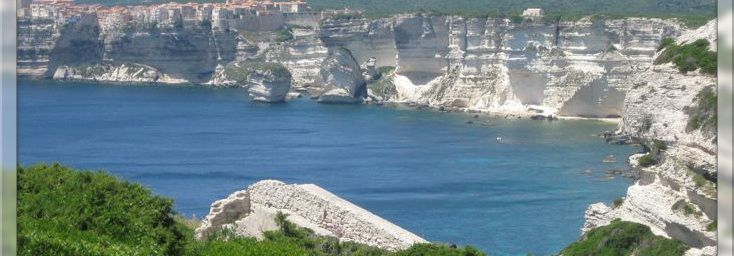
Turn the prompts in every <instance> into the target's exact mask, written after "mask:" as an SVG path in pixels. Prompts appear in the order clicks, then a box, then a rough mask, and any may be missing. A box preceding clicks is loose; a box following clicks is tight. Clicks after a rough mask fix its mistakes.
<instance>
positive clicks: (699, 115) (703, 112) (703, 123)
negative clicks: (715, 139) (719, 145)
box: [685, 86, 718, 134]
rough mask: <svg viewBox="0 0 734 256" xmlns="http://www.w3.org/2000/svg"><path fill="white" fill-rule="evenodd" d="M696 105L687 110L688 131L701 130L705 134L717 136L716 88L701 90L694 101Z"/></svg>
mask: <svg viewBox="0 0 734 256" xmlns="http://www.w3.org/2000/svg"><path fill="white" fill-rule="evenodd" d="M694 101H695V102H696V104H694V106H693V107H689V108H686V109H685V111H686V113H687V114H688V123H687V124H686V131H688V132H690V131H693V130H698V129H701V130H702V131H704V132H707V133H710V134H715V133H716V124H717V103H718V99H717V95H716V91H714V87H713V86H710V87H706V88H704V89H703V90H701V91H700V92H699V93H698V94H697V95H696V98H695V99H694Z"/></svg>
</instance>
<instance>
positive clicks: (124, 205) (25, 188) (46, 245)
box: [18, 164, 192, 256]
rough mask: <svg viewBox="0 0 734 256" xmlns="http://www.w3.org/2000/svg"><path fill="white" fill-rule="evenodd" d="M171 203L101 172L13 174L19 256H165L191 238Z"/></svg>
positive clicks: (44, 169)
mask: <svg viewBox="0 0 734 256" xmlns="http://www.w3.org/2000/svg"><path fill="white" fill-rule="evenodd" d="M172 207H173V201H172V200H171V199H167V198H163V197H159V196H155V195H152V194H151V192H150V190H148V189H147V188H144V187H143V186H141V185H140V184H133V183H129V182H124V181H120V180H118V179H116V178H114V177H112V176H110V175H108V174H105V173H102V172H78V171H74V170H71V169H69V168H66V167H63V166H60V165H58V164H56V165H51V166H48V165H37V166H32V167H27V168H22V167H21V168H19V170H18V254H19V255H33V256H36V255H170V254H181V253H182V252H183V251H184V247H185V244H186V238H187V237H189V236H190V235H191V234H192V233H191V232H190V231H189V230H186V228H185V227H184V226H183V225H180V224H178V223H177V222H175V221H174V219H173V216H174V211H173V208H172Z"/></svg>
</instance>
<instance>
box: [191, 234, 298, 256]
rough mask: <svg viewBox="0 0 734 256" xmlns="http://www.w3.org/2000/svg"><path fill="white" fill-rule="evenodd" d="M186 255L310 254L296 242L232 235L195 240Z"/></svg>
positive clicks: (285, 255)
mask: <svg viewBox="0 0 734 256" xmlns="http://www.w3.org/2000/svg"><path fill="white" fill-rule="evenodd" d="M185 255H186V256H199V255H232V256H260V255H274V256H281V255H282V256H300V255H309V254H308V251H307V250H305V249H303V248H300V247H298V246H297V245H296V244H291V243H283V242H272V241H260V242H258V241H257V240H255V239H254V238H242V237H232V238H229V239H227V240H223V239H221V240H220V239H212V240H209V241H204V242H198V241H197V242H194V243H192V245H191V246H190V247H189V249H188V250H187V252H186V254H185Z"/></svg>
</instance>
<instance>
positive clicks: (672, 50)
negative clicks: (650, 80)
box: [654, 39, 716, 74]
mask: <svg viewBox="0 0 734 256" xmlns="http://www.w3.org/2000/svg"><path fill="white" fill-rule="evenodd" d="M709 44H710V43H709V41H708V40H706V39H699V40H696V41H695V42H693V43H689V44H684V45H676V44H675V43H670V42H669V41H665V40H664V42H663V44H661V45H660V46H661V47H662V49H663V52H662V53H661V54H660V56H658V57H657V58H656V59H655V61H654V63H655V64H656V65H658V64H664V63H669V62H672V63H673V64H675V66H676V67H677V68H678V70H679V71H680V72H683V73H686V72H689V71H694V70H697V69H700V71H701V73H704V74H716V52H712V51H709Z"/></svg>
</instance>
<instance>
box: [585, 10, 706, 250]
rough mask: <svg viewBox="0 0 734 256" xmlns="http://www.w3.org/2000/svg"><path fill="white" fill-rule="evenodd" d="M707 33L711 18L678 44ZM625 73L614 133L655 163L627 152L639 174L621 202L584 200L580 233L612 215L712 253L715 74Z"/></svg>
mask: <svg viewBox="0 0 734 256" xmlns="http://www.w3.org/2000/svg"><path fill="white" fill-rule="evenodd" d="M712 35H713V36H712ZM715 35H716V26H715V20H714V21H712V22H710V23H709V24H708V25H706V26H704V27H702V28H700V29H698V30H696V31H692V32H688V33H686V34H684V35H682V36H681V37H680V38H684V39H683V40H678V43H681V44H683V43H691V42H692V41H693V40H695V39H698V38H709V40H711V41H713V42H712V43H713V45H715V38H716V37H715ZM685 38H688V39H685ZM711 50H715V48H713V49H711ZM632 71H633V73H634V75H632V76H630V81H631V83H632V84H633V85H632V87H631V88H630V89H629V90H628V92H627V96H626V99H625V101H624V112H623V114H622V115H623V119H622V122H621V123H620V125H619V130H618V131H617V133H619V134H621V135H627V136H631V137H632V138H635V139H637V140H639V141H641V142H642V143H643V144H645V145H646V146H647V147H648V148H650V152H649V153H648V154H649V155H650V156H655V158H656V159H657V160H656V163H652V164H650V163H648V164H646V165H647V166H640V165H638V162H641V161H640V158H641V157H642V156H641V155H635V156H632V157H631V158H630V161H631V163H632V164H633V165H634V166H636V167H637V168H640V171H641V177H640V179H639V180H638V181H636V182H635V184H634V185H632V186H631V187H630V188H629V189H628V191H627V195H626V197H625V198H624V202H623V203H621V204H618V205H616V206H613V207H608V206H606V205H604V204H602V203H599V204H594V205H591V206H590V207H589V209H588V210H587V212H586V217H587V222H586V224H585V225H584V229H583V230H584V231H586V230H588V229H590V228H593V227H597V226H601V225H606V224H608V223H609V222H610V221H611V220H613V219H615V218H620V219H622V220H628V221H633V222H638V223H642V224H645V225H648V226H650V227H651V229H652V230H653V232H654V233H656V234H659V235H664V236H667V237H672V238H675V239H679V240H681V241H683V242H685V243H686V244H688V245H689V246H691V247H693V248H696V249H694V250H692V251H691V252H690V254H693V255H696V254H704V255H713V254H714V253H715V245H716V229H715V226H713V228H712V227H711V226H709V225H714V224H712V223H713V222H714V221H715V220H716V200H717V198H716V131H715V129H716V128H715V127H716V123H715V111H716V110H715V108H716V89H715V88H716V77H715V76H713V75H703V74H700V73H698V72H688V73H686V74H684V73H681V72H680V71H679V70H678V69H676V68H675V67H674V66H673V64H670V63H667V64H661V65H652V66H635V67H633V68H632ZM712 103H713V104H712ZM712 106H713V109H711V107H712ZM711 118H713V122H711V120H712V119H711ZM663 145H664V146H663Z"/></svg>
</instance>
